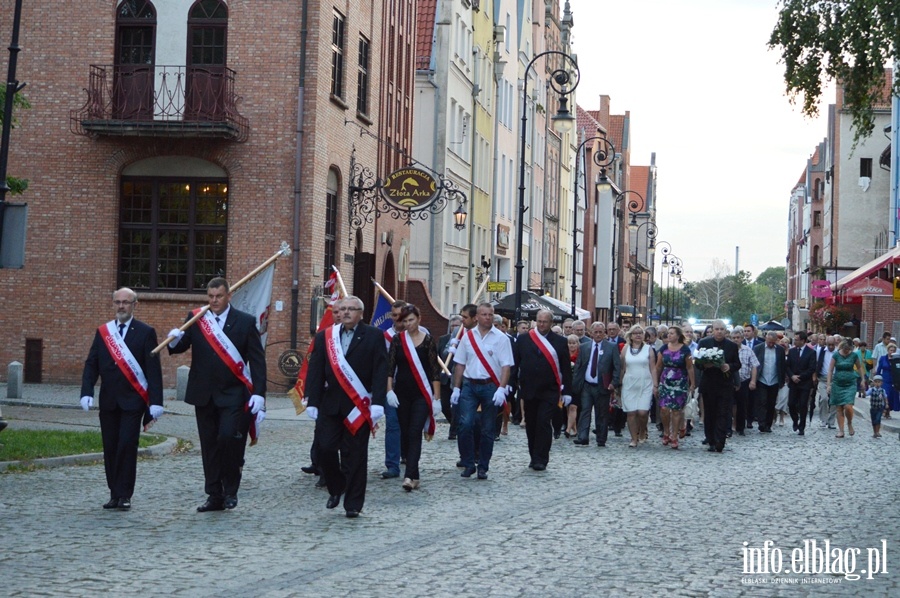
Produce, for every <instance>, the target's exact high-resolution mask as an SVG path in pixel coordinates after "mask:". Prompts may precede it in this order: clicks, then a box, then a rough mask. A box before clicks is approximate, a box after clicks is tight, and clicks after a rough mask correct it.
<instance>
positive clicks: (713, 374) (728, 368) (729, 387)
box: [698, 320, 741, 453]
mask: <svg viewBox="0 0 900 598" xmlns="http://www.w3.org/2000/svg"><path fill="white" fill-rule="evenodd" d="M712 329H713V333H712V336H708V337H706V338H704V339H701V340H700V342H699V343H698V349H719V350H721V351H722V357H723V359H724V361H725V362H724V363H723V364H722V365H721V366H715V365H712V364H705V365H704V366H703V367H702V371H703V375H702V376H701V377H700V394H701V395H703V431H704V433H705V434H706V443H707V445H708V448H707V449H706V450H708V451H710V452H713V451H715V452H719V453H721V452H722V451H723V450H725V439H726V438H727V437H728V434H729V432H731V418H732V415H731V406H732V405H733V404H734V375H735V374H736V373H737V372H739V371H740V369H741V360H740V356H739V355H738V346H737V345H736V344H734V343H733V342H732V341H731V340H730V339H729V338H728V329H727V328H726V327H725V322H724V321H722V320H715V321H714V322H713V323H712Z"/></svg>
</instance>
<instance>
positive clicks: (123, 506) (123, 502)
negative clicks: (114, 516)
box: [116, 498, 131, 511]
mask: <svg viewBox="0 0 900 598" xmlns="http://www.w3.org/2000/svg"><path fill="white" fill-rule="evenodd" d="M116 508H117V509H119V510H120V511H127V510H128V509H130V508H131V499H130V498H120V499H119V504H118V505H117V506H116Z"/></svg>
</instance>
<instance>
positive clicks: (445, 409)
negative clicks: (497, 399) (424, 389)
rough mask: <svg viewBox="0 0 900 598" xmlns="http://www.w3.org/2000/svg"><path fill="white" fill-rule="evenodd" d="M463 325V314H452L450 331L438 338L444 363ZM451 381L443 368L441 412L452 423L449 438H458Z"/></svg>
mask: <svg viewBox="0 0 900 598" xmlns="http://www.w3.org/2000/svg"><path fill="white" fill-rule="evenodd" d="M460 326H462V316H460V315H458V314H456V315H452V316H450V322H449V332H448V333H447V334H445V335H444V336H442V337H441V338H439V339H438V342H437V352H438V357H439V358H440V359H441V361H443V362H444V363H449V361H448V359H449V358H450V351H449V349H450V340H451V339H454V338H456V333H457V332H458V331H459V327H460ZM450 382H451V377H450V376H448V375H447V374H445V373H444V370H441V413H443V414H444V417H445V418H446V419H447V423H449V424H450V432H449V434H448V435H447V440H456V407H454V406H453V405H451V404H450Z"/></svg>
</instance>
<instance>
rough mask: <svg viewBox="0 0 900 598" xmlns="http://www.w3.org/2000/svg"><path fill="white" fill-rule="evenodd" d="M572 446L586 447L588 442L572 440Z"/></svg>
mask: <svg viewBox="0 0 900 598" xmlns="http://www.w3.org/2000/svg"><path fill="white" fill-rule="evenodd" d="M572 444H575V445H578V446H587V445H588V441H587V440H578V439H576V440H573V441H572Z"/></svg>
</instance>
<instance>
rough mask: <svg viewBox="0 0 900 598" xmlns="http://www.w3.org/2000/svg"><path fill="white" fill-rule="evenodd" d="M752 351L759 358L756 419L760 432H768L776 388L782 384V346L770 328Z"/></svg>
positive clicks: (783, 366) (776, 398) (783, 369)
mask: <svg viewBox="0 0 900 598" xmlns="http://www.w3.org/2000/svg"><path fill="white" fill-rule="evenodd" d="M753 352H754V353H756V359H758V360H759V371H758V372H757V376H756V421H757V422H759V432H760V434H764V433H770V432H771V431H772V422H773V421H775V402H776V401H777V400H778V390H779V389H780V388H781V387H782V386H784V378H785V375H784V374H785V362H784V348H783V347H782V346H781V345H780V344H778V335H777V334H776V333H775V332H774V331H771V330H770V331H769V332H767V333H766V340H765V341H764V342H763V343H762V344H761V345H756V346H755V347H753ZM748 427H750V426H748Z"/></svg>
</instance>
